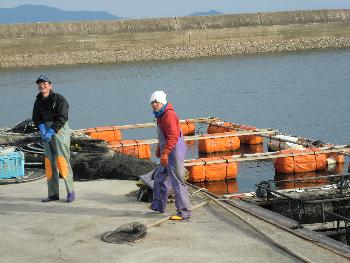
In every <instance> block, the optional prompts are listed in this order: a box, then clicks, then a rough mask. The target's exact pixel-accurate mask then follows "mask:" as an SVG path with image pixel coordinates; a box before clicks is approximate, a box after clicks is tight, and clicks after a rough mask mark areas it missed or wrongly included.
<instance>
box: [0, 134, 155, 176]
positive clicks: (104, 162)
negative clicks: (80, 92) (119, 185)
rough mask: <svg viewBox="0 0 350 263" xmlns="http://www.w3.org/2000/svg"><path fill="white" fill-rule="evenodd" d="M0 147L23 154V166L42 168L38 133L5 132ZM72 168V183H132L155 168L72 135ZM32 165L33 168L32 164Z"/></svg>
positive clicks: (89, 139) (41, 153)
mask: <svg viewBox="0 0 350 263" xmlns="http://www.w3.org/2000/svg"><path fill="white" fill-rule="evenodd" d="M3 137H4V138H6V140H5V139H4V140H2V141H0V146H2V147H4V146H14V147H16V148H18V149H20V150H21V151H23V152H24V153H25V165H26V166H29V165H31V167H34V166H35V167H36V168H42V169H43V168H44V149H43V144H42V139H41V138H40V136H39V135H38V134H19V133H18V134H12V133H5V135H4V136H3ZM70 149H71V159H70V162H71V166H72V169H73V177H74V178H73V179H74V180H98V179H119V180H135V179H138V177H139V176H140V175H143V174H146V173H148V172H150V171H152V170H153V169H154V168H155V167H156V166H157V165H156V164H155V163H153V162H151V161H148V160H142V159H138V158H135V157H132V156H128V155H124V154H122V153H119V152H114V151H113V150H111V149H110V148H109V147H108V146H107V144H106V142H104V141H103V140H97V139H91V138H86V137H83V136H71V147H70ZM34 164H35V165H34Z"/></svg>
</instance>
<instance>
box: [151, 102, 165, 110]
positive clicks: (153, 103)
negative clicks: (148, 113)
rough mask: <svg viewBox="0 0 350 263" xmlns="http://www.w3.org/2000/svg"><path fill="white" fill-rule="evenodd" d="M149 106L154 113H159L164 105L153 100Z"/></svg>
mask: <svg viewBox="0 0 350 263" xmlns="http://www.w3.org/2000/svg"><path fill="white" fill-rule="evenodd" d="M151 106H152V109H153V110H154V111H155V112H157V111H160V109H161V108H163V106H164V104H163V103H160V102H158V101H156V100H154V101H152V102H151Z"/></svg>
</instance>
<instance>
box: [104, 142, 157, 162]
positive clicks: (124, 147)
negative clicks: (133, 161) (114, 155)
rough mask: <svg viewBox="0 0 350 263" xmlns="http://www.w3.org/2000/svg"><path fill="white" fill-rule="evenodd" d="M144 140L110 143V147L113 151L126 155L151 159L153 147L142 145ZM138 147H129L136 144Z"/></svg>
mask: <svg viewBox="0 0 350 263" xmlns="http://www.w3.org/2000/svg"><path fill="white" fill-rule="evenodd" d="M142 142H143V141H142V140H123V141H114V142H109V146H110V147H111V149H112V150H114V151H116V152H120V153H123V154H126V155H131V156H134V157H136V158H140V159H150V158H151V145H149V144H140V143H142ZM135 143H136V145H128V144H135Z"/></svg>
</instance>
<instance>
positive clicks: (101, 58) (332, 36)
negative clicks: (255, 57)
mask: <svg viewBox="0 0 350 263" xmlns="http://www.w3.org/2000/svg"><path fill="white" fill-rule="evenodd" d="M349 26H350V10H315V11H295V12H274V13H255V14H236V15H219V16H206V17H175V18H159V19H139V20H116V21H88V22H64V23H35V24H13V25H0V50H1V52H0V67H1V68H7V67H25V66H44V65H73V64H86V63H90V64H93V63H115V62H126V61H141V60H155V59H177V58H193V57H204V56H218V55H233V54H254V53H267V52H287V51H297V50H308V49H322V48H344V47H350V30H349Z"/></svg>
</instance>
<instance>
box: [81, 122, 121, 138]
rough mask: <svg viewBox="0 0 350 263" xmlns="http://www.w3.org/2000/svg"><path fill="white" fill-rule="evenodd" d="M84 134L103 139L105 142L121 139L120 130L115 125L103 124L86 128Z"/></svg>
mask: <svg viewBox="0 0 350 263" xmlns="http://www.w3.org/2000/svg"><path fill="white" fill-rule="evenodd" d="M85 134H86V135H88V136H90V137H91V138H93V139H99V140H104V141H106V142H112V141H117V140H121V139H122V132H121V131H120V130H118V129H117V128H116V127H115V126H104V127H96V128H88V129H86V131H85Z"/></svg>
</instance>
